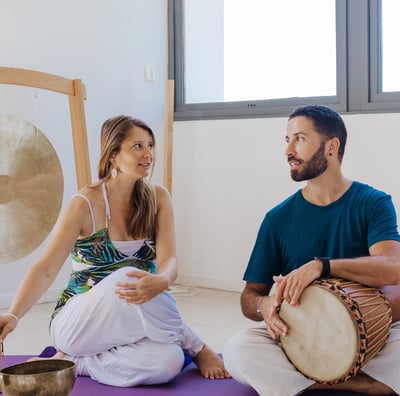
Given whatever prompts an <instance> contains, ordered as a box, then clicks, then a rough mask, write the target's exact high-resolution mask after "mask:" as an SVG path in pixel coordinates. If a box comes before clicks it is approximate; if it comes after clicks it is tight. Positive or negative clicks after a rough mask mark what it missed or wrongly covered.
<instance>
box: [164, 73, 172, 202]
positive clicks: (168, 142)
mask: <svg viewBox="0 0 400 396" xmlns="http://www.w3.org/2000/svg"><path fill="white" fill-rule="evenodd" d="M165 113H166V114H165V118H166V119H165V130H164V186H165V187H166V188H167V189H168V191H169V192H170V194H171V195H172V145H173V128H174V80H167V85H166V89H165Z"/></svg>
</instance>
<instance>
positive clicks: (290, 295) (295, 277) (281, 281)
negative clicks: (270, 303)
mask: <svg viewBox="0 0 400 396" xmlns="http://www.w3.org/2000/svg"><path fill="white" fill-rule="evenodd" d="M321 272H322V263H321V262H320V261H319V260H311V261H309V262H308V263H306V264H304V265H302V266H301V267H299V268H297V269H295V270H294V271H292V272H290V273H289V274H287V275H285V276H274V277H273V279H274V282H276V292H275V301H274V304H275V306H276V307H278V306H280V305H281V304H282V302H283V300H286V301H287V302H288V303H289V304H290V305H293V306H296V305H298V304H299V302H300V296H301V294H302V293H303V290H304V289H305V288H306V287H307V286H308V285H309V284H310V283H311V282H313V281H314V280H315V279H317V278H319V277H320V276H321Z"/></svg>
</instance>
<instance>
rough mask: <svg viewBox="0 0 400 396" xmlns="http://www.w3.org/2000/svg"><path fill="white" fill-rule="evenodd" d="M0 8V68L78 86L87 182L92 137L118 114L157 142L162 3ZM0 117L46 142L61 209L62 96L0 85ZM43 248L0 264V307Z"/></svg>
mask: <svg viewBox="0 0 400 396" xmlns="http://www.w3.org/2000/svg"><path fill="white" fill-rule="evenodd" d="M0 10H1V12H0V66H9V67H17V68H23V69H32V70H37V71H42V72H46V73H52V74H57V75H60V76H63V77H66V78H71V79H75V78H80V79H82V81H83V82H84V84H85V85H86V91H87V100H86V103H85V111H86V121H87V130H88V140H89V146H90V160H91V165H92V178H93V179H94V180H95V179H96V178H97V173H96V166H97V159H98V148H99V132H100V127H101V124H102V123H103V121H104V120H105V119H106V118H108V117H111V116H114V115H118V114H130V115H133V116H135V117H138V118H142V119H144V120H145V121H146V122H147V123H149V124H150V126H151V127H152V128H153V129H154V131H155V133H156V135H157V136H158V137H159V138H161V135H162V133H163V128H164V108H165V105H164V102H165V81H166V78H167V0H151V1H147V0H113V1H109V0H84V1H81V0H68V1H53V0H35V1H26V0H0ZM146 66H151V67H154V69H155V76H156V79H155V81H145V80H144V68H145V67H146ZM0 114H15V115H18V116H19V117H21V118H23V119H25V120H28V121H30V122H31V123H33V124H35V125H37V126H38V127H39V129H40V130H41V131H42V132H43V133H45V134H46V136H47V137H48V138H49V140H50V141H51V143H52V144H53V146H54V147H55V149H56V151H57V153H58V156H59V158H60V161H61V164H62V167H63V173H64V179H65V180H64V183H65V193H64V204H65V203H66V202H67V200H69V198H70V197H71V195H72V194H73V193H74V192H75V191H76V180H75V168H74V159H73V150H72V140H71V131H70V121H69V108H68V100H67V98H66V97H65V96H64V95H59V94H55V93H49V92H46V91H40V92H38V98H37V99H35V90H34V89H32V88H25V87H24V88H21V87H11V86H4V85H3V86H0ZM160 143H162V142H160ZM161 154H162V150H161ZM162 162H163V161H162V158H160V160H159V166H158V167H157V170H156V174H155V180H158V179H161V180H162V166H161V165H162ZM0 221H1V219H0ZM6 226H7V225H6V224H1V227H6ZM45 243H46V241H45V242H44V243H43V244H42V245H41V246H40V247H39V248H38V249H37V250H35V251H34V252H32V253H31V254H30V255H28V256H26V257H25V258H23V259H21V260H18V261H14V262H10V263H3V264H0V308H2V307H6V306H8V304H9V302H10V300H11V297H12V295H13V293H14V291H15V288H16V287H17V285H18V283H19V281H20V279H21V277H22V275H23V274H24V273H25V272H26V270H27V268H28V267H29V266H30V265H31V264H32V262H33V261H34V260H35V258H37V257H38V256H39V254H40V252H41V251H42V249H43V247H44V245H45ZM1 246H3V245H1ZM68 273H69V266H68V265H66V266H65V269H64V270H63V271H62V273H61V274H60V276H59V278H58V279H57V281H56V282H55V284H54V285H53V287H52V289H51V291H50V292H49V293H48V294H47V295H46V297H45V299H44V300H47V299H54V297H55V296H56V295H57V294H58V291H59V289H60V288H61V286H62V285H64V283H65V280H66V278H67V274H68Z"/></svg>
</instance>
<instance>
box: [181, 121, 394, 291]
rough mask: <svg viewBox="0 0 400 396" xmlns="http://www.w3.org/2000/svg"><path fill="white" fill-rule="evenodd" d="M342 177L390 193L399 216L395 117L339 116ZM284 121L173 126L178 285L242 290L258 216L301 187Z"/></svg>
mask: <svg viewBox="0 0 400 396" xmlns="http://www.w3.org/2000/svg"><path fill="white" fill-rule="evenodd" d="M344 120H345V122H346V125H347V129H348V134H349V137H348V143H347V146H346V153H345V157H344V160H343V170H344V173H345V174H346V175H347V176H348V177H350V178H352V179H357V180H360V181H362V182H365V183H367V184H371V185H373V186H375V187H377V188H380V189H383V190H384V191H387V192H388V193H390V194H391V195H392V197H393V199H394V201H395V205H396V210H397V212H398V213H400V206H399V205H400V183H399V178H398V168H399V167H398V165H397V158H398V147H399V145H400V128H399V125H400V113H391V114H363V115H345V116H344ZM285 133H286V118H270V119H244V120H243V119H242V120H219V121H197V122H187V121H181V122H175V125H174V142H175V144H174V184H173V198H174V203H175V213H176V219H177V220H176V222H177V232H178V247H179V257H180V273H179V274H180V275H179V281H180V282H183V283H193V284H196V285H199V286H205V287H211V288H222V289H227V290H235V291H239V290H242V288H243V285H244V283H243V282H242V281H241V279H242V276H243V272H244V270H245V267H246V264H247V260H248V258H249V255H250V252H251V249H252V247H253V244H254V241H255V237H256V234H257V231H258V227H259V225H260V223H261V221H262V218H263V217H264V214H265V212H266V211H267V210H268V209H270V208H272V207H273V206H274V205H276V204H277V203H279V202H280V201H281V200H283V199H284V198H286V196H288V195H289V194H291V193H293V192H294V191H296V190H297V189H298V188H300V187H301V186H302V184H298V183H295V182H293V181H292V180H291V178H290V174H289V168H288V165H287V162H286V158H285V156H284V149H285V142H284V137H285Z"/></svg>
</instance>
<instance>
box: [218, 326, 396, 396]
mask: <svg viewBox="0 0 400 396" xmlns="http://www.w3.org/2000/svg"><path fill="white" fill-rule="evenodd" d="M223 356H224V362H225V367H226V369H227V370H228V371H229V372H230V374H231V375H232V377H233V378H235V379H236V380H237V381H239V382H241V383H243V384H247V385H250V386H252V387H253V388H254V389H255V390H256V391H257V392H258V393H259V394H260V395H261V396H293V395H297V394H300V393H302V392H303V391H304V390H306V389H307V388H308V387H309V386H311V385H312V384H314V381H311V380H309V379H308V378H306V377H304V376H303V375H302V374H301V373H299V372H298V371H297V370H296V369H295V368H294V366H293V365H292V364H291V363H290V362H289V360H288V359H287V358H286V355H285V354H284V352H283V351H282V349H281V347H280V346H279V345H278V344H277V342H276V341H274V340H273V339H272V338H271V337H270V335H269V334H268V330H267V328H266V327H265V326H263V327H259V328H250V329H247V330H245V331H242V332H241V333H239V334H237V335H235V336H234V337H232V338H231V339H230V340H229V341H228V342H227V344H226V345H225V348H224V351H223ZM362 371H363V372H364V373H366V374H367V375H369V376H370V377H372V378H375V379H376V380H378V381H380V382H382V383H384V384H386V385H387V386H389V387H390V388H392V389H393V390H394V391H395V392H396V393H397V394H400V375H399V373H400V322H396V323H394V324H393V325H392V330H391V333H390V336H389V339H388V340H387V342H386V344H385V346H384V347H383V348H382V350H381V351H380V352H379V353H378V355H377V356H376V357H375V358H374V359H372V360H371V361H369V362H368V363H367V364H366V365H365V366H364V367H363V369H362Z"/></svg>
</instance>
